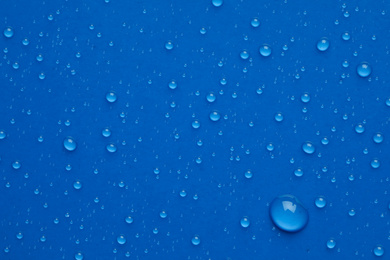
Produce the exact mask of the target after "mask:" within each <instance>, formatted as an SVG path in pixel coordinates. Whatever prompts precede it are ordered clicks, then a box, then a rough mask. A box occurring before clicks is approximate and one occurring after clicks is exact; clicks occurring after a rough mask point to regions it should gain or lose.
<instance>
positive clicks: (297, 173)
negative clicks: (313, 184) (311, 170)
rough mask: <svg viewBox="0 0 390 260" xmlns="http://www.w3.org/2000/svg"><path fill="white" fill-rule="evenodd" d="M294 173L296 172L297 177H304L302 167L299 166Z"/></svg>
mask: <svg viewBox="0 0 390 260" xmlns="http://www.w3.org/2000/svg"><path fill="white" fill-rule="evenodd" d="M294 174H295V176H297V177H302V175H303V171H302V169H301V168H298V169H296V170H295V171H294Z"/></svg>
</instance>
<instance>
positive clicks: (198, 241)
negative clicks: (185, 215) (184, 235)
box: [191, 235, 200, 246]
mask: <svg viewBox="0 0 390 260" xmlns="http://www.w3.org/2000/svg"><path fill="white" fill-rule="evenodd" d="M191 242H192V244H193V245H194V246H197V245H199V244H200V238H199V236H198V235H195V236H194V237H193V238H192V239H191Z"/></svg>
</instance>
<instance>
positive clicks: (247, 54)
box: [240, 50, 249, 60]
mask: <svg viewBox="0 0 390 260" xmlns="http://www.w3.org/2000/svg"><path fill="white" fill-rule="evenodd" d="M240 57H241V59H243V60H246V59H248V58H249V53H248V51H246V50H243V51H242V52H241V53H240Z"/></svg>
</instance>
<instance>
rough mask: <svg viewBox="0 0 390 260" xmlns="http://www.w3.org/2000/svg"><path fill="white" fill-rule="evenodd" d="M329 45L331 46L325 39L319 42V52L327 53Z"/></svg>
mask: <svg viewBox="0 0 390 260" xmlns="http://www.w3.org/2000/svg"><path fill="white" fill-rule="evenodd" d="M329 45H330V42H329V39H328V38H326V37H323V38H321V39H320V40H319V41H318V42H317V49H318V50H319V51H326V50H327V49H328V48H329Z"/></svg>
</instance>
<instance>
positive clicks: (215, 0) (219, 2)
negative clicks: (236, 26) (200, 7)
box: [211, 0, 223, 7]
mask: <svg viewBox="0 0 390 260" xmlns="http://www.w3.org/2000/svg"><path fill="white" fill-rule="evenodd" d="M211 3H212V4H213V5H214V6H215V7H220V6H221V5H222V4H223V0H211Z"/></svg>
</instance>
